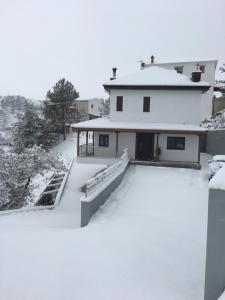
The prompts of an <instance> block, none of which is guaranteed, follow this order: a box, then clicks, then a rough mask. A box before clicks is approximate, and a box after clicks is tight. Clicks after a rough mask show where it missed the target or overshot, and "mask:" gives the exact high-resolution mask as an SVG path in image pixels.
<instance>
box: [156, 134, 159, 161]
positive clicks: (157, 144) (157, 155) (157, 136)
mask: <svg viewBox="0 0 225 300" xmlns="http://www.w3.org/2000/svg"><path fill="white" fill-rule="evenodd" d="M158 148H159V133H158V132H157V133H156V160H157V161H158V160H159V152H158Z"/></svg>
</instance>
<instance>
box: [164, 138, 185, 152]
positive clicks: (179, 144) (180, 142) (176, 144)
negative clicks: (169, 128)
mask: <svg viewBox="0 0 225 300" xmlns="http://www.w3.org/2000/svg"><path fill="white" fill-rule="evenodd" d="M167 149H168V150H184V149H185V137H177V136H168V137H167Z"/></svg>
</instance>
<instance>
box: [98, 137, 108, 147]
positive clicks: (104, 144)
mask: <svg viewBox="0 0 225 300" xmlns="http://www.w3.org/2000/svg"><path fill="white" fill-rule="evenodd" d="M98 145H99V147H108V146H109V135H108V134H100V135H99V142H98Z"/></svg>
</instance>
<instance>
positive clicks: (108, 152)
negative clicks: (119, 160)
mask: <svg viewBox="0 0 225 300" xmlns="http://www.w3.org/2000/svg"><path fill="white" fill-rule="evenodd" d="M100 134H108V135H109V147H99V135H100ZM94 143H95V144H94V146H95V150H94V155H95V156H102V157H115V156H116V133H115V132H95V137H94Z"/></svg>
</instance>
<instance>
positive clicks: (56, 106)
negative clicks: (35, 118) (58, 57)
mask: <svg viewBox="0 0 225 300" xmlns="http://www.w3.org/2000/svg"><path fill="white" fill-rule="evenodd" d="M78 97H79V93H78V92H77V91H76V89H75V88H74V86H73V85H72V83H71V82H69V81H66V80H65V78H63V79H60V80H59V81H58V82H57V83H56V84H55V86H53V90H52V91H48V93H47V96H46V100H45V101H44V109H43V112H44V115H45V118H46V119H48V120H50V121H51V125H52V130H53V131H54V132H60V133H62V134H63V138H64V140H65V139H66V125H67V124H70V123H71V122H72V121H73V119H74V117H75V115H74V109H73V108H72V103H73V100H75V99H76V98H78Z"/></svg>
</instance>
